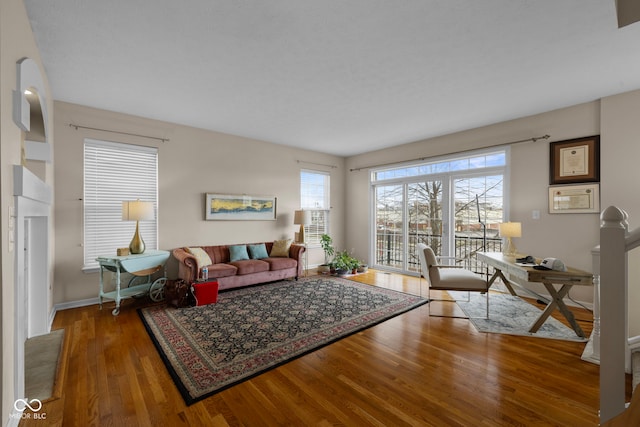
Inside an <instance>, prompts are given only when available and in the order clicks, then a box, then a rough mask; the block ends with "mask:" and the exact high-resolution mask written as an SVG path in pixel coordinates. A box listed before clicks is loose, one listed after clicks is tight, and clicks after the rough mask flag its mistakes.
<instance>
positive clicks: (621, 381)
mask: <svg viewBox="0 0 640 427" xmlns="http://www.w3.org/2000/svg"><path fill="white" fill-rule="evenodd" d="M626 219H627V214H626V213H625V212H624V211H622V210H620V209H618V208H617V207H615V206H609V207H608V208H607V209H605V210H604V211H603V212H602V215H601V220H602V221H601V225H600V283H601V286H600V288H601V292H600V331H601V335H600V423H601V424H602V423H604V422H606V421H608V420H610V419H611V418H613V417H615V416H616V415H618V414H620V413H622V412H623V411H624V409H625V355H626V346H627V335H628V333H627V325H626V323H627V298H626V294H627V252H626V248H625V238H626V234H627V221H626Z"/></svg>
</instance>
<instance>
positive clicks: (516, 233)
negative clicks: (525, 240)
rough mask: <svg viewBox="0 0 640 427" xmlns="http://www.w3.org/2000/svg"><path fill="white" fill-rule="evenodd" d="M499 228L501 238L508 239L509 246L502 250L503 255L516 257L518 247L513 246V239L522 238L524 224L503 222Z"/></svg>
mask: <svg viewBox="0 0 640 427" xmlns="http://www.w3.org/2000/svg"><path fill="white" fill-rule="evenodd" d="M498 227H499V233H500V237H506V238H507V244H506V245H505V247H504V249H503V250H502V253H503V254H505V255H508V256H514V255H515V254H516V245H514V244H513V241H512V240H511V238H512V237H521V236H522V224H520V223H519V222H503V223H501V224H500V225H499V226H498Z"/></svg>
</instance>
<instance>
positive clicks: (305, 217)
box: [293, 210, 311, 225]
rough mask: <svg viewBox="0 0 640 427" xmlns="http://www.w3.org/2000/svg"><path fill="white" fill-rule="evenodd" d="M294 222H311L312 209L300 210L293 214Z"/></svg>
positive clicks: (301, 223) (304, 223) (299, 223)
mask: <svg viewBox="0 0 640 427" xmlns="http://www.w3.org/2000/svg"><path fill="white" fill-rule="evenodd" d="M293 223H294V224H296V225H309V224H311V211H305V210H299V211H295V213H294V215H293Z"/></svg>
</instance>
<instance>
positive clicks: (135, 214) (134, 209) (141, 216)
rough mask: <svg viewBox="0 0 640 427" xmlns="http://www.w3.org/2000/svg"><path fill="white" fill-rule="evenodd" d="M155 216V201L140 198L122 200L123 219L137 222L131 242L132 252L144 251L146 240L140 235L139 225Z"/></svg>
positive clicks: (130, 249) (130, 250) (139, 252)
mask: <svg viewBox="0 0 640 427" xmlns="http://www.w3.org/2000/svg"><path fill="white" fill-rule="evenodd" d="M153 218H154V212H153V202H142V201H140V200H130V201H124V202H122V220H123V221H135V222H136V232H135V234H134V235H133V239H131V243H130V244H129V252H130V253H132V254H141V253H143V252H144V249H145V248H144V240H142V237H140V232H139V229H138V225H139V222H140V221H149V220H152V219H153Z"/></svg>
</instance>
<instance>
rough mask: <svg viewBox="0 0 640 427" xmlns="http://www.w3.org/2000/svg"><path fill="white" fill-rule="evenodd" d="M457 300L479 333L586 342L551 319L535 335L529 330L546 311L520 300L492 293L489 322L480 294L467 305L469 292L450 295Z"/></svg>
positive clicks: (477, 293) (450, 292) (473, 295)
mask: <svg viewBox="0 0 640 427" xmlns="http://www.w3.org/2000/svg"><path fill="white" fill-rule="evenodd" d="M447 292H448V293H449V295H451V297H452V298H454V299H455V300H456V303H457V304H458V306H459V307H460V308H461V309H462V311H464V313H465V314H466V315H467V316H469V320H470V321H471V323H473V326H475V328H476V329H477V330H478V331H479V332H489V333H497V334H508V335H522V336H527V337H538V338H550V339H556V340H563V341H578V342H586V341H588V339H585V338H580V337H579V336H578V335H576V333H575V332H574V330H573V329H571V328H569V327H568V326H565V325H564V324H563V323H562V322H560V321H558V320H556V319H554V318H553V316H550V317H549V318H548V319H547V320H546V321H545V322H544V323H543V324H542V326H541V327H540V329H538V331H537V332H535V333H531V332H529V329H530V328H531V326H532V325H533V324H534V323H535V322H536V320H537V319H538V317H539V316H540V314H542V310H540V309H539V308H538V307H535V306H533V305H531V304H529V303H528V302H526V301H525V300H523V299H522V298H520V297H517V296H513V295H508V294H502V293H496V292H491V293H490V294H489V318H488V319H487V318H485V316H486V314H487V311H486V305H485V304H486V300H485V296H484V295H482V294H480V293H479V292H471V298H470V300H469V301H467V298H468V294H467V292H456V291H447Z"/></svg>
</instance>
